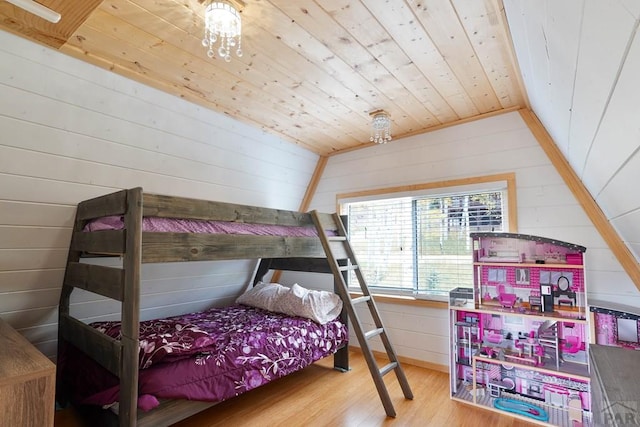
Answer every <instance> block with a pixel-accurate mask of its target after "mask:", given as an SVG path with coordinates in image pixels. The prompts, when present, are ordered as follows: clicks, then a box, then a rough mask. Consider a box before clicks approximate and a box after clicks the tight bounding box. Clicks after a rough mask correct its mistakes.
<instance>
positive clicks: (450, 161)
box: [282, 113, 640, 365]
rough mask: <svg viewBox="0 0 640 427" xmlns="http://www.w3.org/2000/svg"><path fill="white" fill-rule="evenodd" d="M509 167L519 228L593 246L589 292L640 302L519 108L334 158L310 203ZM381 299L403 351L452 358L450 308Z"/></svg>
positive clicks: (325, 206) (436, 359)
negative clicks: (513, 111)
mask: <svg viewBox="0 0 640 427" xmlns="http://www.w3.org/2000/svg"><path fill="white" fill-rule="evenodd" d="M505 172H515V173H516V188H517V200H518V209H517V211H518V226H519V230H518V231H519V232H521V233H527V234H533V235H541V236H547V237H553V238H557V239H560V240H564V241H568V242H573V243H578V244H580V245H584V246H586V247H587V252H586V263H587V275H586V280H587V284H588V287H589V296H590V297H591V296H592V297H594V298H598V299H610V298H621V297H622V298H624V299H625V300H626V301H629V303H631V304H632V305H639V304H640V297H639V296H638V293H637V290H636V289H635V286H634V285H633V282H632V281H631V279H630V278H629V277H628V276H627V275H626V273H625V272H624V270H623V269H622V267H621V266H620V264H619V263H618V262H617V261H616V259H615V257H614V256H613V255H612V253H611V251H610V249H609V248H608V247H607V245H606V244H605V242H604V241H603V240H602V238H601V237H600V235H599V233H598V231H597V230H596V229H595V227H594V226H593V224H592V223H591V222H590V220H589V219H588V217H587V215H586V214H585V213H584V211H583V210H582V208H581V207H580V205H579V204H578V202H577V200H576V199H575V198H574V196H573V195H572V193H571V191H570V190H569V188H568V187H567V186H566V185H565V184H564V181H563V180H562V178H561V176H560V174H559V173H558V172H557V171H556V170H555V168H554V167H553V165H552V164H551V161H550V160H549V158H548V157H547V156H546V155H545V153H544V151H543V150H542V148H541V147H540V145H539V144H538V142H537V141H536V139H535V138H534V136H533V135H532V134H531V132H530V131H529V129H528V128H527V126H526V124H525V123H524V121H523V120H522V118H521V117H520V115H519V114H518V113H508V114H504V115H500V116H496V117H492V118H488V119H484V120H481V121H475V122H471V123H467V124H464V125H460V126H455V127H451V128H446V129H442V130H439V131H435V132H431V133H427V134H423V135H416V136H412V137H409V138H406V139H404V140H401V141H392V142H391V143H389V144H386V145H380V146H376V147H373V148H369V149H364V150H360V151H357V152H349V153H345V154H342V155H337V156H332V157H330V158H329V161H328V163H327V166H326V169H325V173H324V175H323V177H322V179H321V180H320V182H319V184H318V190H317V193H316V196H315V197H314V199H313V201H312V203H311V208H312V209H318V210H335V206H336V194H339V193H349V192H356V191H364V190H369V189H375V188H384V187H394V186H402V185H410V184H418V183H424V182H432V181H444V180H449V179H458V178H465V177H473V176H483V175H489V174H497V173H505ZM282 280H283V282H284V281H290V282H294V281H295V282H298V283H300V284H309V283H314V284H316V285H318V286H326V287H329V286H330V285H331V283H330V281H327V282H324V280H325V279H324V278H322V277H320V276H319V275H313V276H309V275H306V276H305V275H302V274H298V273H296V274H295V275H292V274H291V273H285V274H284V275H283V279H282ZM378 305H379V307H380V309H381V311H382V316H383V319H384V321H385V326H386V327H387V329H388V330H389V333H390V336H391V338H392V340H393V342H394V345H395V347H396V351H397V352H398V354H399V355H400V356H404V357H407V358H412V359H418V360H421V361H426V362H429V363H434V364H439V365H447V364H448V359H447V357H448V356H447V354H448V348H449V344H448V343H449V338H448V329H447V312H446V310H445V309H439V308H429V307H417V306H408V305H399V304H389V303H384V304H378ZM363 316H364V314H363ZM352 342H354V343H355V342H357V341H355V340H353V341H352ZM376 349H377V350H382V347H381V346H379V347H378V348H376Z"/></svg>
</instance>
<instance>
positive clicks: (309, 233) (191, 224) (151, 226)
mask: <svg viewBox="0 0 640 427" xmlns="http://www.w3.org/2000/svg"><path fill="white" fill-rule="evenodd" d="M123 228H124V221H123V219H122V217H121V216H106V217H102V218H96V219H94V220H92V221H89V223H87V225H86V226H85V227H84V231H101V230H122V229H123ZM142 231H148V232H173V233H208V234H251V235H257V236H290V237H316V236H317V235H318V232H317V231H316V229H315V227H302V226H289V225H272V224H249V223H244V222H232V221H206V220H196V219H179V218H159V217H144V218H142ZM326 233H327V234H328V235H335V234H336V233H335V230H327V231H326Z"/></svg>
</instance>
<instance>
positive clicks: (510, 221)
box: [336, 173, 517, 301]
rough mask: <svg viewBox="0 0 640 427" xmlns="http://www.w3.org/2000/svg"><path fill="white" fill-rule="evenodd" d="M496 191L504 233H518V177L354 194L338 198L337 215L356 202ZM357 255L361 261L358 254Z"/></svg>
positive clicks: (433, 297) (378, 290)
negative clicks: (501, 196)
mask: <svg viewBox="0 0 640 427" xmlns="http://www.w3.org/2000/svg"><path fill="white" fill-rule="evenodd" d="M492 191H501V192H503V210H502V217H503V230H504V231H508V232H511V233H515V232H517V210H516V183H515V173H505V174H498V175H486V176H480V177H471V178H463V179H454V180H448V181H438V182H430V183H422V184H414V185H408V186H400V187H390V188H382V189H374V190H367V191H360V192H353V193H342V194H337V195H336V203H337V212H340V213H341V214H346V213H347V212H346V205H347V204H348V203H353V202H362V201H372V200H383V199H395V198H400V197H446V196H454V195H456V194H461V193H470V192H478V193H482V192H492ZM355 255H356V257H358V253H357V252H356V254H355ZM352 290H353V291H356V292H357V291H359V289H357V286H356V287H354V288H352ZM372 292H374V293H376V294H382V295H390V296H394V295H396V296H397V295H401V296H404V297H406V296H411V297H413V298H416V299H428V300H436V301H445V300H446V297H445V296H442V295H437V294H429V293H425V292H420V293H414V292H413V291H410V292H409V291H406V290H404V291H403V290H397V289H387V288H384V287H372Z"/></svg>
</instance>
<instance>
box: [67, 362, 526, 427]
mask: <svg viewBox="0 0 640 427" xmlns="http://www.w3.org/2000/svg"><path fill="white" fill-rule="evenodd" d="M332 363H333V360H332V358H327V359H325V360H321V361H319V362H317V363H315V364H314V365H312V366H309V367H308V368H306V369H304V370H302V371H301V372H297V373H295V374H292V375H289V376H288V377H285V378H282V379H280V380H277V381H275V382H273V383H271V384H267V385H265V386H263V387H260V388H258V389H256V390H252V391H251V392H249V393H246V394H245V395H243V396H239V397H237V398H234V399H231V400H229V401H227V402H223V403H221V404H219V405H216V406H214V407H212V408H210V409H208V410H206V411H204V412H201V413H199V414H197V415H194V416H193V417H191V418H189V419H186V420H184V421H182V422H180V423H178V424H175V425H174V427H214V426H225V427H234V426H242V427H265V426H283V427H297V426H305V427H307V426H311V427H314V426H318V427H319V426H349V427H351V426H359V427H369V426H387V425H389V426H420V427H422V426H433V427H445V426H446V427H454V426H469V427H477V426H491V427H516V426H522V427H532V426H534V425H535V424H532V423H527V422H524V421H520V420H518V419H515V418H512V417H509V416H505V415H500V414H498V413H496V412H492V411H489V410H485V409H480V408H475V407H472V406H469V405H465V404H462V403H459V402H454V401H452V400H451V399H449V376H448V375H447V374H445V373H442V372H437V371H432V370H429V369H425V368H420V367H416V366H412V365H406V364H405V365H403V368H404V370H405V373H406V375H407V378H408V380H409V383H410V385H411V388H412V390H413V394H414V399H413V400H406V399H405V398H404V396H403V395H402V391H401V390H400V386H399V385H398V382H397V381H396V379H395V375H394V374H393V373H389V374H388V375H387V376H386V377H385V382H386V384H387V386H388V388H389V394H390V395H391V398H392V400H393V405H394V407H395V409H396V412H397V416H396V418H388V417H387V416H386V415H385V413H384V408H383V407H382V403H381V402H380V398H379V397H378V394H377V392H376V389H375V386H374V384H373V381H372V379H371V377H370V374H369V371H368V369H367V366H366V363H365V361H364V358H363V357H362V355H361V353H360V352H358V351H352V352H351V367H352V370H351V371H350V372H347V373H342V372H338V371H335V370H333V369H332V366H333V365H332ZM55 427H84V425H83V424H82V423H81V422H80V421H79V420H78V418H77V417H76V416H75V413H74V412H73V411H71V410H64V411H58V412H57V413H56V417H55Z"/></svg>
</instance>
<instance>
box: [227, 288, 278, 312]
mask: <svg viewBox="0 0 640 427" xmlns="http://www.w3.org/2000/svg"><path fill="white" fill-rule="evenodd" d="M287 292H289V288H287V287H285V286H282V285H281V284H279V283H263V282H259V283H258V284H257V285H255V286H254V287H253V288H250V289H249V290H248V291H247V292H245V293H244V294H242V295H240V296H239V297H238V298H237V299H236V303H238V304H244V305H250V306H251V307H257V308H262V309H264V310H269V311H278V310H277V309H276V306H277V305H278V300H279V299H280V298H281V296H282V295H284V294H286V293H287Z"/></svg>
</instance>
